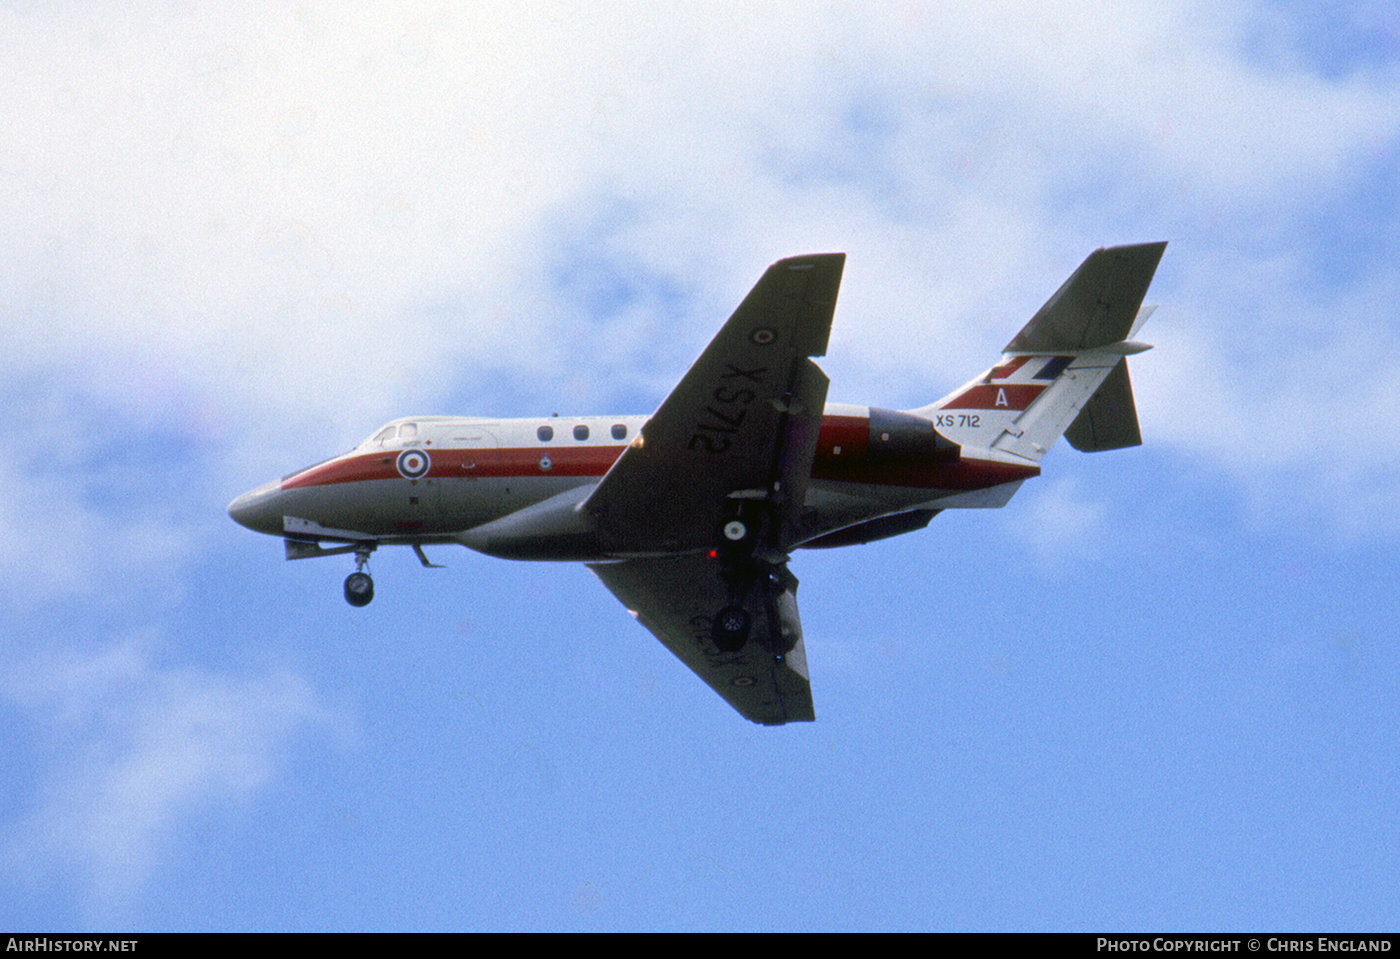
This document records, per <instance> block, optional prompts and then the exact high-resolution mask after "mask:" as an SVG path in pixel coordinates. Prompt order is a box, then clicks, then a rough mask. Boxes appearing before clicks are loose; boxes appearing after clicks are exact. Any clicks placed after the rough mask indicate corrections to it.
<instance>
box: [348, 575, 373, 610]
mask: <svg viewBox="0 0 1400 959" xmlns="http://www.w3.org/2000/svg"><path fill="white" fill-rule="evenodd" d="M372 599H374V580H372V579H370V578H369V573H351V574H350V575H349V576H347V577H345V601H346V602H347V603H349V604H350V605H351V606H368V605H369V601H370V600H372Z"/></svg>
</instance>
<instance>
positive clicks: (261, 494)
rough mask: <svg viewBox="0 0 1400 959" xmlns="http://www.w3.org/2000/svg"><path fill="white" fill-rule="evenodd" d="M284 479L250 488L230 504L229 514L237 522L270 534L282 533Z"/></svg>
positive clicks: (277, 534)
mask: <svg viewBox="0 0 1400 959" xmlns="http://www.w3.org/2000/svg"><path fill="white" fill-rule="evenodd" d="M281 496H282V481H281V480H272V481H271V482H269V483H264V484H263V485H261V486H259V487H258V488H257V489H253V490H249V491H248V492H246V493H244V494H243V495H242V496H240V497H238V499H236V500H234V501H233V502H232V503H229V504H228V515H229V516H230V517H231V518H232V519H233V521H234V522H235V523H238V524H239V525H240V526H246V527H248V528H249V529H251V530H254V531H256V532H259V533H267V534H268V535H270V536H281V535H282V508H281V506H280V504H279V503H278V500H279V499H280V498H281Z"/></svg>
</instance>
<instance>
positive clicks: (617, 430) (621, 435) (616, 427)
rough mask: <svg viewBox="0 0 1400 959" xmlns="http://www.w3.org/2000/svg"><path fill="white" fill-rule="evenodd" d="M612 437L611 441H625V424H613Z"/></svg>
mask: <svg viewBox="0 0 1400 959" xmlns="http://www.w3.org/2000/svg"><path fill="white" fill-rule="evenodd" d="M612 437H613V439H615V440H625V439H627V424H626V423H614V424H613V428H612Z"/></svg>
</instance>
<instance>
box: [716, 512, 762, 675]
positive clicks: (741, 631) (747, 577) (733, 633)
mask: <svg viewBox="0 0 1400 959" xmlns="http://www.w3.org/2000/svg"><path fill="white" fill-rule="evenodd" d="M756 519H757V517H754V516H752V515H751V514H750V515H744V514H743V513H741V514H739V515H737V516H732V517H731V518H729V519H728V520H726V521H725V522H724V523H723V524H722V525H721V526H720V528H719V537H718V540H719V546H718V549H716V550H715V556H716V558H718V559H719V561H720V563H721V564H722V567H723V571H722V573H721V575H722V576H723V577H724V579H725V581H726V582H727V583H728V584H729V605H728V606H725V607H724V608H723V609H721V610H720V611H719V612H718V613H716V614H715V618H714V626H713V628H712V629H711V631H710V638H711V640H712V641H713V642H714V644H715V645H716V646H717V647H719V649H720V651H721V652H725V653H736V652H738V651H739V650H741V649H743V648H744V644H745V643H747V642H748V641H749V631H750V629H751V628H752V626H753V617H752V616H750V615H749V612H748V610H746V609H745V608H744V600H745V598H746V597H747V596H748V595H749V593H750V591H751V590H752V589H753V586H754V582H755V580H757V579H758V568H757V567H758V564H757V563H756V561H755V560H754V548H755V546H756V542H757V539H758V536H757V532H758V529H757V523H756V522H755V520H756Z"/></svg>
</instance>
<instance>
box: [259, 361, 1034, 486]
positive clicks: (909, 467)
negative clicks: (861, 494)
mask: <svg viewBox="0 0 1400 959" xmlns="http://www.w3.org/2000/svg"><path fill="white" fill-rule="evenodd" d="M1005 388H1006V389H1007V390H1011V389H1013V387H1012V386H1007V387H1005ZM1029 389H1034V390H1036V392H1037V393H1038V392H1039V391H1040V389H1043V387H1029ZM869 448H870V420H869V419H867V418H866V417H864V416H826V417H823V418H822V427H821V433H820V435H819V436H818V439H817V456H816V460H815V461H814V462H813V464H812V478H813V479H819V480H831V481H834V482H845V483H862V484H866V485H871V486H904V487H912V488H914V489H945V490H972V489H985V488H986V487H990V486H997V485H1000V484H1001V483H1009V482H1012V481H1014V480H1019V479H1026V478H1028V477H1031V476H1039V475H1040V467H1038V466H1034V465H1030V464H1027V465H1025V466H1021V465H1018V464H1015V463H1002V462H996V461H991V460H979V459H966V458H964V459H957V460H953V461H951V462H947V461H943V462H934V461H930V460H926V459H923V458H921V457H917V456H912V457H893V458H881V459H878V460H872V459H870V458H869V456H868V453H869ZM624 449H626V447H625V446H558V447H549V446H536V447H507V448H503V449H497V448H493V447H486V448H481V447H473V448H468V449H430V450H427V451H426V452H427V453H428V455H429V456H431V457H432V469H431V470H430V471H429V472H428V474H427V476H426V477H425V478H427V479H468V478H473V477H479V478H482V479H487V478H492V479H495V478H532V477H542V476H577V477H592V478H599V479H601V478H602V476H603V474H605V473H607V471H608V470H609V469H610V468H611V467H612V465H613V463H614V462H616V461H617V458H618V457H619V456H621V455H622V451H623V450H624ZM398 453H399V451H397V450H395V451H393V452H385V451H377V452H374V453H361V454H358V455H350V456H345V457H341V458H340V459H335V460H331V461H330V462H328V463H320V464H318V465H316V466H312V467H310V468H308V469H304V470H302V471H301V472H299V473H294V474H292V475H291V476H289V477H287V478H286V479H285V480H283V481H282V488H283V489H284V490H289V489H301V488H304V487H312V486H330V485H332V484H336V483H360V482H366V481H370V480H390V479H402V478H403V477H402V475H401V474H400V473H399V471H398V468H397V467H396V466H395V460H396V459H397V458H398Z"/></svg>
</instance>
